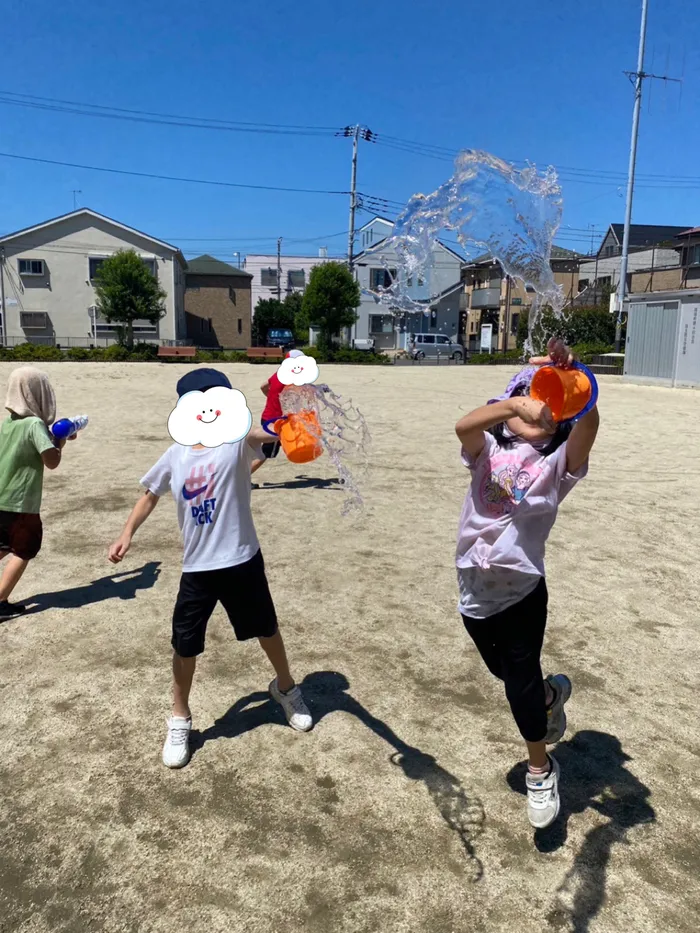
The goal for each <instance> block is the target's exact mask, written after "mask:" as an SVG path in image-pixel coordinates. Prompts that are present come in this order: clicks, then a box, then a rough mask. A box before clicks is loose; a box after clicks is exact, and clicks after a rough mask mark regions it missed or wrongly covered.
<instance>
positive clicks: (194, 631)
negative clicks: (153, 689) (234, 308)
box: [109, 369, 313, 768]
mask: <svg viewBox="0 0 700 933" xmlns="http://www.w3.org/2000/svg"><path fill="white" fill-rule="evenodd" d="M215 386H225V387H226V388H229V389H230V388H231V384H230V382H229V380H228V379H227V378H226V376H225V375H224V374H223V373H220V372H218V371H217V370H214V369H197V370H193V371H192V372H190V373H187V374H186V375H185V376H183V378H182V379H180V381H179V382H178V385H177V391H178V396H180V397H182V396H183V395H185V394H186V393H188V392H195V391H201V392H204V391H206V390H207V389H210V388H214V387H215ZM266 439H267V435H266V434H265V432H264V431H263V429H262V428H253V429H251V431H250V432H249V433H248V435H247V437H246V438H245V439H244V440H241V441H238V442H236V443H233V444H222V445H221V446H219V447H214V448H209V447H203V446H201V445H197V446H195V447H185V446H183V445H181V444H173V445H172V446H171V447H169V448H168V450H166V452H165V453H164V454H163V456H162V457H161V458H160V460H159V461H158V462H157V463H156V464H155V466H153V467H152V468H151V469H150V470H149V471H148V473H147V474H146V475H145V476H144V477H143V479H142V480H141V485H143V486H145V488H146V490H147V491H146V492H145V494H144V495H143V496H142V497H141V499H140V500H139V501H138V502H137V504H136V506H135V507H134V509H133V511H132V513H131V515H130V516H129V518H128V520H127V522H126V525H125V527H124V531H123V532H122V534H121V537H120V538H119V539H118V540H117V541H116V542H115V543H114V544H113V545H112V546H111V548H110V550H109V559H110V560H111V561H112V563H119V561H121V560H122V559H123V558H124V556H125V555H126V553H127V552H128V550H129V548H130V547H131V541H132V538H133V535H134V533H135V532H136V530H137V529H138V528H139V527H140V526H141V525H142V524H143V522H144V521H145V520H146V519H147V518H148V516H149V515H150V514H151V512H152V511H153V510H154V508H155V507H156V505H157V504H158V501H159V498H160V497H161V496H163V495H165V494H166V493H167V492H168V491H170V492H171V493H172V495H173V498H174V499H175V501H176V503H177V512H178V523H179V525H180V530H181V532H182V536H183V541H184V560H183V568H182V569H183V573H182V578H181V581H180V591H179V593H178V597H177V602H176V604H175V610H174V613H173V633H172V646H173V651H174V654H173V714H172V716H171V717H170V719H169V720H168V735H167V738H166V741H165V746H164V748H163V763H164V764H165V765H167V767H169V768H180V767H182V766H183V765H186V764H187V762H188V761H189V757H190V752H189V735H190V730H191V728H192V715H191V711H190V707H189V694H190V688H191V686H192V678H193V676H194V671H195V665H196V658H197V655H199V654H201V653H202V652H203V651H204V640H205V634H206V628H207V622H208V621H209V618H210V616H211V614H212V612H213V611H214V608H215V607H216V605H217V603H218V602H221V603H222V605H223V607H224V609H225V610H226V612H227V614H228V617H229V620H230V622H231V624H232V626H233V629H234V632H235V635H236V638H237V639H238V640H239V641H244V640H246V639H250V638H257V639H258V640H259V642H260V645H261V646H262V648H263V650H264V651H265V653H266V655H267V656H268V658H269V660H270V662H271V664H272V666H273V667H274V670H275V674H276V677H275V679H274V680H273V681H272V683H271V684H270V694H271V695H272V697H273V698H274V699H275V700H276V701H277V702H278V703H280V704H281V705H282V708H283V709H284V712H285V715H286V717H287V721H288V722H289V724H290V726H292V728H293V729H296V730H297V731H299V732H307V731H308V730H309V729H311V727H312V725H313V722H312V719H311V714H310V713H309V710H308V708H307V706H306V704H305V703H304V699H303V697H302V694H301V690H300V688H299V687H298V686H297V685H296V684H295V682H294V679H293V677H292V675H291V674H290V672H289V665H288V663H287V656H286V652H285V648H284V642H283V641H282V635H281V634H280V631H279V628H278V625H277V616H276V613H275V607H274V603H273V601H272V596H271V595H270V589H269V586H268V583H267V578H266V576H265V564H264V562H263V558H262V553H261V551H260V545H259V543H258V538H257V535H256V533H255V526H254V524H253V516H252V513H251V509H250V490H251V483H250V468H251V464H252V463H253V462H254V460H255V458H256V456H258V457H259V456H260V450H259V448H260V444H261V443H262V442H264V441H266Z"/></svg>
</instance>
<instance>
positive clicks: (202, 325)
mask: <svg viewBox="0 0 700 933" xmlns="http://www.w3.org/2000/svg"><path fill="white" fill-rule="evenodd" d="M213 329H214V328H213V327H212V324H211V318H210V317H201V318H200V319H199V331H200V333H202V334H210V333H211V332H212V330H213Z"/></svg>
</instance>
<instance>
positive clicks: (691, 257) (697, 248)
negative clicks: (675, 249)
mask: <svg viewBox="0 0 700 933" xmlns="http://www.w3.org/2000/svg"><path fill="white" fill-rule="evenodd" d="M687 256H688V258H687V260H686V263H687V265H689V266H700V243H696V244H695V245H694V246H689V247H688V252H687Z"/></svg>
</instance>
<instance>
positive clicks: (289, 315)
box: [252, 298, 294, 347]
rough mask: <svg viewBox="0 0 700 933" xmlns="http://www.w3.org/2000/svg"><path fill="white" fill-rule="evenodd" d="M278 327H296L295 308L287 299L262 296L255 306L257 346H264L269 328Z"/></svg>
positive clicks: (254, 317)
mask: <svg viewBox="0 0 700 933" xmlns="http://www.w3.org/2000/svg"><path fill="white" fill-rule="evenodd" d="M277 327H279V328H289V330H293V329H294V308H293V307H290V306H289V305H288V304H287V303H286V301H278V300H277V299H276V298H261V299H260V301H259V302H258V303H257V305H256V306H255V314H254V316H253V329H252V338H253V344H254V345H255V346H257V347H261V346H264V345H265V341H266V340H267V332H268V330H272V329H273V328H277Z"/></svg>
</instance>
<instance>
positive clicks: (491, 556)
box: [456, 434, 588, 619]
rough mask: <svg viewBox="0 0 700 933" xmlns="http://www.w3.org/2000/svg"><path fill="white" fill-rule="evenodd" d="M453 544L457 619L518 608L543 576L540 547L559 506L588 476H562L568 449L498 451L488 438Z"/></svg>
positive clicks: (521, 445) (474, 466) (519, 446)
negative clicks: (455, 568)
mask: <svg viewBox="0 0 700 933" xmlns="http://www.w3.org/2000/svg"><path fill="white" fill-rule="evenodd" d="M484 438H485V443H484V449H483V450H482V452H481V454H480V455H479V456H478V457H477V459H476V460H473V459H472V458H471V457H470V456H469V454H468V453H467V451H466V450H462V462H463V463H464V465H465V466H467V467H468V468H469V469H470V471H471V474H472V482H471V486H470V488H469V491H468V492H467V496H466V499H465V501H464V508H463V509H462V515H461V518H460V522H459V533H458V537H457V560H456V563H457V576H458V579H459V585H460V601H459V608H460V612H462V613H463V614H464V615H467V616H472V617H473V618H477V619H483V618H488V616H491V615H495V614H496V613H497V612H502V611H503V610H504V609H507V608H508V607H509V606H512V605H514V604H515V603H517V602H520V600H521V599H524V598H525V596H527V595H528V594H529V593H531V592H532V590H534V589H535V587H536V586H537V584H538V583H539V581H540V578H541V577H543V576H544V552H545V544H546V541H547V538H548V537H549V533H550V531H551V530H552V526H553V525H554V522H555V520H556V517H557V511H558V509H559V504H560V503H561V502H562V500H563V499H564V498H565V497H566V496H567V495H568V494H569V492H571V490H572V489H573V488H574V486H575V485H576V483H577V482H578V481H579V480H580V479H583V477H584V476H585V475H586V473H587V472H588V463H585V464H584V465H583V466H582V467H581V468H580V469H579V470H578V471H577V472H576V473H574V474H572V473H569V472H568V471H567V469H566V443H564V444H562V445H561V447H559V448H558V449H557V450H555V451H554V453H553V454H550V455H549V456H548V457H544V456H543V455H542V453H541V451H539V450H537V449H536V448H535V447H532V446H531V445H530V444H528V443H525V442H523V441H515V443H513V445H512V446H511V447H509V448H506V447H500V446H499V445H498V443H497V442H496V439H495V438H494V437H493V435H492V434H485V435H484Z"/></svg>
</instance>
